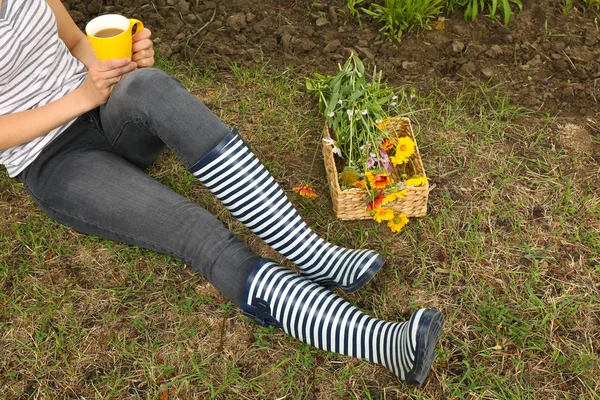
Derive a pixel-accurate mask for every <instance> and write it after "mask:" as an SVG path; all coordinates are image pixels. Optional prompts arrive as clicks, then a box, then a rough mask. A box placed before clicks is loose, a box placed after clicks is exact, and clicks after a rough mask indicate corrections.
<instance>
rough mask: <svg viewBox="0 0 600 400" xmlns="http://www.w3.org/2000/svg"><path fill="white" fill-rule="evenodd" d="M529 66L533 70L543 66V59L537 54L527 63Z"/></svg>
mask: <svg viewBox="0 0 600 400" xmlns="http://www.w3.org/2000/svg"><path fill="white" fill-rule="evenodd" d="M527 65H529V66H530V67H532V68H537V67H539V66H540V65H542V57H541V56H540V55H539V54H536V55H535V57H533V58H532V59H531V60H529V61H527Z"/></svg>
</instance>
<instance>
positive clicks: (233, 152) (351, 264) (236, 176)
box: [190, 129, 385, 293]
mask: <svg viewBox="0 0 600 400" xmlns="http://www.w3.org/2000/svg"><path fill="white" fill-rule="evenodd" d="M190 171H191V172H192V173H193V174H194V175H195V176H196V177H197V178H198V179H199V180H200V181H201V182H202V183H204V185H205V186H206V187H207V188H208V189H209V190H210V191H211V192H212V193H213V194H214V195H215V196H216V197H217V198H218V199H219V200H221V202H222V203H223V204H224V205H225V207H227V209H229V211H231V213H232V214H233V215H234V216H235V217H236V218H237V219H238V220H240V221H241V222H242V223H243V224H244V225H246V227H248V228H249V229H250V230H251V231H252V232H254V233H255V234H256V235H258V237H260V238H261V239H263V240H264V241H265V242H266V243H267V244H268V245H270V246H271V247H272V248H273V249H275V250H277V251H278V252H279V253H280V254H282V255H283V256H284V257H286V258H287V259H289V260H290V261H292V262H294V263H295V264H296V265H297V266H298V267H299V269H300V273H301V274H302V275H303V276H304V277H306V278H308V279H311V280H312V281H314V282H317V283H319V284H320V285H322V286H325V287H327V288H334V287H336V286H338V287H340V288H342V290H344V291H345V292H348V293H352V292H355V291H356V290H358V289H360V288H361V287H362V286H364V285H365V284H366V283H367V282H368V281H370V280H371V279H372V278H373V276H375V273H377V271H378V270H379V269H380V268H381V266H382V265H383V264H384V262H385V261H384V259H383V257H382V256H381V255H379V254H378V253H376V252H375V251H372V250H350V249H345V248H342V247H338V246H335V245H332V244H330V243H328V242H326V241H324V240H323V239H321V238H320V237H319V236H317V235H316V234H315V233H314V232H313V231H312V230H311V229H310V228H309V227H308V226H307V225H306V224H305V223H304V221H302V219H301V217H300V215H299V214H298V213H297V212H296V210H295V209H294V207H293V205H292V203H290V201H289V200H288V198H287V197H286V195H285V193H284V192H283V190H281V187H280V186H279V184H278V183H277V182H276V181H275V180H274V179H273V177H272V176H271V174H270V173H269V171H268V170H267V169H266V168H265V167H264V166H263V165H262V163H261V162H260V160H258V158H256V156H255V155H254V154H253V153H252V151H251V150H250V148H249V147H248V145H247V144H246V143H245V142H244V140H243V139H242V138H241V137H240V136H239V134H238V132H237V130H236V129H234V130H233V131H232V132H231V133H230V134H229V135H227V137H225V138H224V139H223V140H222V141H221V143H220V144H219V145H218V146H216V147H215V148H214V149H213V150H212V151H211V152H210V153H208V154H207V155H206V156H204V157H203V158H202V160H200V161H199V162H198V163H196V165H194V166H193V167H192V168H191V169H190Z"/></svg>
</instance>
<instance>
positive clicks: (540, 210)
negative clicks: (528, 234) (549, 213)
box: [533, 206, 546, 218]
mask: <svg viewBox="0 0 600 400" xmlns="http://www.w3.org/2000/svg"><path fill="white" fill-rule="evenodd" d="M545 216H546V210H544V207H542V206H535V207H533V218H544V217H545Z"/></svg>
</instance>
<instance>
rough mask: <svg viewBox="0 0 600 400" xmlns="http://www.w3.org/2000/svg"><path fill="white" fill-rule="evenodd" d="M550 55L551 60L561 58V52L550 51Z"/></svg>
mask: <svg viewBox="0 0 600 400" xmlns="http://www.w3.org/2000/svg"><path fill="white" fill-rule="evenodd" d="M550 57H552V59H553V60H560V59H561V58H563V56H562V55H561V54H558V53H552V54H551V55H550Z"/></svg>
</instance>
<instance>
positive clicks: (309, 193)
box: [292, 185, 318, 199]
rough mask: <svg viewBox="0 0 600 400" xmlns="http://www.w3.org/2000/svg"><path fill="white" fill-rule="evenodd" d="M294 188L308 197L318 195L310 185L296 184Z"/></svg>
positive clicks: (312, 197) (301, 194) (313, 197)
mask: <svg viewBox="0 0 600 400" xmlns="http://www.w3.org/2000/svg"><path fill="white" fill-rule="evenodd" d="M292 190H293V191H294V192H296V193H298V194H299V195H300V196H302V197H306V198H307V199H316V198H317V197H318V195H317V194H316V193H315V191H314V190H313V188H311V187H310V186H308V185H304V186H296V187H295V188H292Z"/></svg>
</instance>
